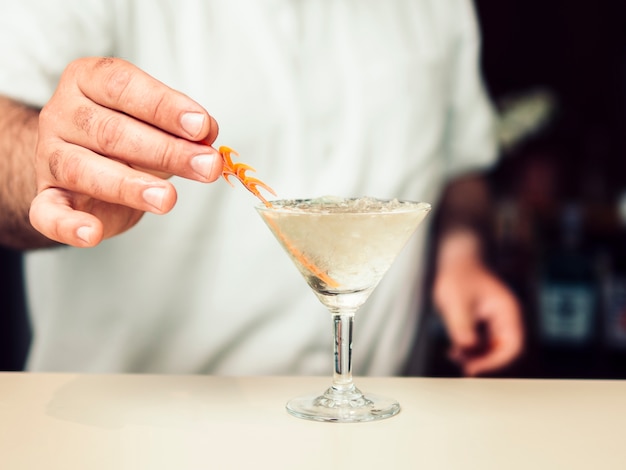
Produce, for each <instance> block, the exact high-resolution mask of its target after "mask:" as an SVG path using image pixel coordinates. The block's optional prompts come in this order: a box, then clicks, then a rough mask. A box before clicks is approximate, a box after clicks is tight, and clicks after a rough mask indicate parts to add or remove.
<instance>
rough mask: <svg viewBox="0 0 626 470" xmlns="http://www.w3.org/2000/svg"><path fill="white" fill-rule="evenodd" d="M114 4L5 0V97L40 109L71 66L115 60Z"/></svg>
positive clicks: (1, 65)
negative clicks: (92, 60) (82, 60)
mask: <svg viewBox="0 0 626 470" xmlns="http://www.w3.org/2000/svg"><path fill="white" fill-rule="evenodd" d="M113 3H114V2H113V1H109V2H107V1H106V0H19V1H15V0H0V94H4V95H6V96H9V97H11V98H13V99H17V100H20V101H22V102H25V103H26V104H29V105H31V106H36V107H41V106H43V104H45V103H46V102H47V101H48V100H49V98H50V96H51V95H52V93H53V92H54V89H55V88H56V85H57V83H58V81H59V78H60V76H61V73H62V72H63V70H64V69H65V67H66V66H67V64H68V63H69V62H71V61H72V60H74V59H77V58H80V57H87V56H103V55H110V54H111V53H112V51H113V45H114V37H113V34H112V32H113V29H112V28H113V22H112V16H113V14H112V10H113V8H112V4H113Z"/></svg>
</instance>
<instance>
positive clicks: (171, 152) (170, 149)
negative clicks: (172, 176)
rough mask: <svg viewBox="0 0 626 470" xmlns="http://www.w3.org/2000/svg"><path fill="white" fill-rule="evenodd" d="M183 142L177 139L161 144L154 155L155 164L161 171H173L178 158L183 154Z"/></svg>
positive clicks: (169, 139)
mask: <svg viewBox="0 0 626 470" xmlns="http://www.w3.org/2000/svg"><path fill="white" fill-rule="evenodd" d="M182 151H183V149H182V148H181V141H180V139H177V138H168V139H165V140H164V141H163V142H161V143H160V144H159V145H158V146H157V149H156V152H155V154H154V164H155V166H156V167H157V168H158V169H161V170H173V169H174V168H173V166H174V165H175V163H176V160H177V158H178V156H180V155H181V154H182Z"/></svg>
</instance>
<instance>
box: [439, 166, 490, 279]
mask: <svg viewBox="0 0 626 470" xmlns="http://www.w3.org/2000/svg"><path fill="white" fill-rule="evenodd" d="M438 217H439V219H438V220H437V223H436V245H437V249H436V253H437V259H436V266H437V267H441V266H442V265H448V264H450V263H456V262H460V261H461V260H462V259H466V260H467V258H468V257H469V258H473V259H474V260H477V259H482V261H487V260H486V259H485V257H486V250H485V247H486V246H487V245H488V243H489V237H490V232H491V230H490V228H491V223H492V220H491V217H492V204H491V195H490V193H489V187H488V184H487V182H486V179H485V178H484V177H482V176H481V175H478V174H476V175H469V176H465V177H462V178H459V179H457V180H456V181H454V182H453V183H451V184H450V185H449V186H448V187H447V189H446V192H445V194H444V196H443V198H442V201H441V204H440V210H439V214H438Z"/></svg>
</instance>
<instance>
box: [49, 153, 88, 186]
mask: <svg viewBox="0 0 626 470" xmlns="http://www.w3.org/2000/svg"><path fill="white" fill-rule="evenodd" d="M48 169H49V171H50V175H51V176H52V178H53V179H54V180H55V181H56V182H58V183H60V184H61V185H62V186H67V187H69V188H76V187H77V186H78V184H79V182H80V181H81V180H82V176H83V172H84V164H83V162H82V159H81V158H80V156H79V155H75V154H71V153H68V152H63V150H61V149H55V150H53V151H52V152H51V153H50V156H49V157H48Z"/></svg>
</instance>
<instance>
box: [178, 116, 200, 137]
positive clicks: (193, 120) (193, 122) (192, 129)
mask: <svg viewBox="0 0 626 470" xmlns="http://www.w3.org/2000/svg"><path fill="white" fill-rule="evenodd" d="M180 125H181V126H183V129H185V131H186V132H187V133H188V134H189V136H190V137H197V135H198V134H199V133H200V131H201V130H202V126H203V125H204V114H201V113H185V114H183V116H182V117H181V118H180Z"/></svg>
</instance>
